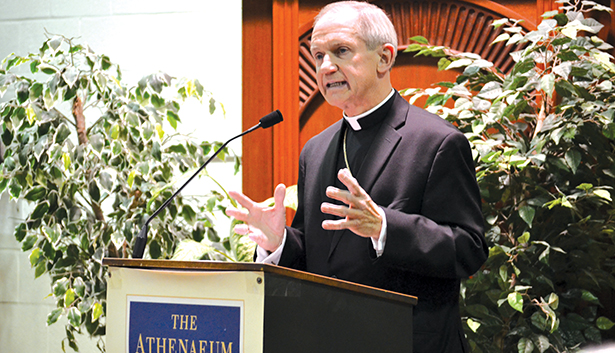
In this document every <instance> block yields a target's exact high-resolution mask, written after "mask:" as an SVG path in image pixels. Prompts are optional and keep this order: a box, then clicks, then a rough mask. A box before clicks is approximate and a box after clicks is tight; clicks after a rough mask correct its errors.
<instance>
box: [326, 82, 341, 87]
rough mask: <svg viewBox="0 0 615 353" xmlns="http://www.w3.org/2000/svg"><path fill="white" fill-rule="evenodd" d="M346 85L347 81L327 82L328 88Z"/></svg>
mask: <svg viewBox="0 0 615 353" xmlns="http://www.w3.org/2000/svg"><path fill="white" fill-rule="evenodd" d="M345 85H346V81H339V82H330V83H327V88H339V87H342V86H345Z"/></svg>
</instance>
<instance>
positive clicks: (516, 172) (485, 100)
mask: <svg viewBox="0 0 615 353" xmlns="http://www.w3.org/2000/svg"><path fill="white" fill-rule="evenodd" d="M560 3H562V4H563V5H562V10H563V12H561V13H560V12H558V11H552V12H548V13H545V14H544V15H543V18H544V19H543V21H542V22H541V24H540V25H539V26H538V29H537V30H536V31H531V32H529V33H526V32H525V31H524V30H523V29H522V28H521V27H520V26H519V23H518V21H514V20H510V19H501V20H498V21H495V22H494V26H496V27H497V26H504V32H503V34H501V35H500V36H499V37H498V38H497V39H496V40H495V42H500V41H506V42H507V44H519V43H520V44H523V45H524V49H523V50H520V51H517V52H514V53H512V57H513V59H514V60H515V62H516V64H515V65H514V67H513V69H512V71H511V72H510V73H507V74H504V73H502V72H500V71H499V70H498V69H497V68H495V67H494V66H493V64H492V63H490V62H488V61H486V60H483V59H481V58H480V57H479V56H477V55H475V54H472V53H459V52H455V51H453V50H450V49H448V48H444V47H436V46H430V45H428V44H427V41H426V40H425V39H424V38H422V37H415V38H413V39H414V40H415V41H417V43H415V44H413V45H411V46H410V47H409V48H408V51H412V52H416V53H417V55H430V56H434V57H437V58H440V59H439V63H438V67H439V68H441V69H449V70H450V69H456V70H460V72H461V73H460V75H459V76H458V77H457V79H456V82H452V83H450V82H442V83H439V84H437V85H438V87H435V88H430V89H426V90H424V89H408V90H406V91H405V92H404V93H405V94H406V95H407V96H409V97H410V100H411V101H413V102H414V101H416V100H417V99H418V98H420V97H428V98H427V102H426V107H427V109H428V110H430V111H432V112H435V113H437V114H439V115H441V116H442V117H443V118H446V119H447V120H449V121H451V122H452V123H453V124H455V125H456V126H458V127H459V129H460V130H461V131H463V132H464V133H465V134H466V136H467V137H468V140H469V141H470V143H471V145H472V149H473V153H474V157H475V159H476V175H477V179H478V182H479V185H480V189H481V193H482V198H483V213H484V218H485V224H486V226H487V233H486V238H487V240H488V242H489V245H490V254H489V259H488V260H487V263H486V264H485V265H484V267H483V268H482V270H481V271H479V272H478V273H477V274H476V275H475V276H473V277H472V278H470V279H468V280H466V281H465V282H464V283H463V285H462V293H461V297H460V302H461V306H462V316H464V318H465V323H466V324H467V325H466V334H467V337H468V339H469V341H470V344H471V346H472V351H473V352H513V351H514V352H524V353H525V352H528V353H529V352H541V353H542V352H564V351H566V352H572V351H576V350H578V349H579V347H582V346H583V345H586V344H589V343H600V342H601V341H602V337H603V334H605V333H606V332H607V331H608V330H610V332H612V330H613V322H612V319H613V318H607V317H605V316H603V315H601V310H602V307H603V303H601V302H600V299H599V297H600V295H601V294H603V293H608V292H609V291H612V290H614V289H615V220H614V219H613V217H614V215H615V208H614V205H613V195H614V194H613V186H614V185H615V121H614V116H615V96H614V95H613V84H614V81H615V65H614V64H613V62H612V59H613V58H612V57H611V56H610V55H609V54H608V53H607V52H606V50H609V49H611V48H612V47H611V46H610V45H609V44H607V43H605V42H604V41H603V40H601V39H600V38H598V37H597V36H596V34H597V33H598V31H599V30H600V29H601V28H602V25H601V24H600V23H599V22H598V21H596V20H594V19H593V18H591V17H588V15H591V13H592V12H594V11H602V10H607V11H610V9H608V8H605V7H604V6H601V5H598V4H596V3H595V2H592V1H563V2H560Z"/></svg>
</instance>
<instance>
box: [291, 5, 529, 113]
mask: <svg viewBox="0 0 615 353" xmlns="http://www.w3.org/2000/svg"><path fill="white" fill-rule="evenodd" d="M373 3H374V4H376V5H378V6H380V7H381V8H383V9H384V10H385V11H386V12H387V13H388V14H389V15H390V17H391V20H392V22H393V25H394V26H395V29H396V31H397V35H398V43H399V44H398V50H399V54H398V55H403V50H404V49H406V48H407V47H408V45H409V44H411V43H410V38H411V37H414V36H417V35H421V36H423V37H425V38H427V40H428V41H429V43H430V44H432V45H442V46H446V47H449V48H451V49H453V50H456V51H459V52H471V53H475V54H478V55H480V56H481V57H482V58H484V59H485V60H488V61H490V62H493V63H494V65H495V66H496V67H498V68H499V69H500V70H502V72H509V71H510V70H511V69H512V67H513V66H514V62H513V60H512V58H511V57H510V53H511V52H514V51H516V50H519V49H520V48H521V46H520V45H514V46H506V45H505V42H500V43H497V44H495V45H491V43H492V42H493V41H494V40H495V38H497V36H498V35H500V34H501V33H502V31H503V30H502V28H501V27H500V28H497V29H495V30H494V28H493V27H492V23H493V21H494V20H497V19H499V18H503V17H507V18H513V19H520V20H523V22H522V23H521V25H522V26H523V27H524V28H525V29H526V30H528V31H531V30H535V29H536V25H535V24H534V22H533V21H530V20H529V19H526V18H524V17H523V16H522V15H520V14H518V13H516V12H514V11H511V10H510V9H508V8H506V7H504V6H502V5H499V4H497V3H494V2H491V1H471V0H470V1H441V0H427V1H426V0H422V1H417V0H415V1H403V0H396V1H374V2H373ZM299 33H300V36H299V91H300V93H299V116H300V117H303V112H304V110H305V109H306V108H307V107H309V105H310V102H312V101H313V100H314V99H315V97H316V96H317V95H319V92H318V85H317V83H316V69H315V65H314V60H313V59H312V56H311V55H310V37H311V34H312V26H311V24H309V23H308V24H306V26H304V27H303V28H301V29H300V30H299Z"/></svg>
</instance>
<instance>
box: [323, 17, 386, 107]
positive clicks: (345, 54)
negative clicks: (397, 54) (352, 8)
mask: <svg viewBox="0 0 615 353" xmlns="http://www.w3.org/2000/svg"><path fill="white" fill-rule="evenodd" d="M356 20H357V16H356V14H355V13H351V14H344V13H336V14H325V16H323V17H322V18H321V19H320V20H319V21H318V22H317V23H316V26H315V27H314V31H313V32H312V46H311V52H312V56H313V57H314V60H315V62H316V77H317V81H318V88H319V89H320V92H321V93H322V95H323V96H324V97H325V99H326V100H327V102H329V104H331V105H333V106H336V107H338V108H341V109H343V110H344V111H345V112H346V114H347V115H348V116H355V115H358V114H361V113H363V112H365V111H367V110H369V109H371V108H372V107H374V106H376V105H377V104H378V103H379V102H380V99H382V97H378V96H377V95H376V94H374V91H375V90H376V88H377V86H378V84H379V80H378V77H379V75H380V74H379V73H378V63H379V60H380V54H379V53H380V52H381V51H382V49H375V50H369V49H368V48H367V46H366V44H365V41H364V40H363V39H361V38H360V37H359V36H358V28H357V26H356V25H355V24H356ZM376 91H377V90H376ZM374 100H376V102H373V101H374Z"/></svg>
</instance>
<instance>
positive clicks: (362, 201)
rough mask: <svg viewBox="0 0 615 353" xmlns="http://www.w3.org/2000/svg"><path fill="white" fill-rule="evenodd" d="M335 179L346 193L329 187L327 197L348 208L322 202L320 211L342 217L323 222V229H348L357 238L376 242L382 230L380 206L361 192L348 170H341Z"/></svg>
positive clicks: (359, 186)
mask: <svg viewBox="0 0 615 353" xmlns="http://www.w3.org/2000/svg"><path fill="white" fill-rule="evenodd" d="M337 177H338V178H339V180H340V181H341V182H342V184H344V185H346V187H347V188H348V191H346V190H340V189H338V188H336V187H333V186H329V187H328V188H327V196H328V197H330V198H332V199H334V200H337V201H341V202H343V203H345V204H346V205H348V206H343V205H334V204H331V203H328V202H323V203H322V204H321V205H320V210H321V211H322V212H323V213H328V214H331V215H334V216H338V217H342V218H341V219H337V220H325V221H323V222H322V227H323V229H326V230H339V229H349V230H351V231H352V232H353V233H355V234H357V235H359V236H362V237H366V238H373V239H374V240H378V238H379V237H380V231H381V229H382V217H381V216H380V211H381V208H380V206H378V205H376V203H375V202H374V201H372V198H371V197H370V196H369V195H368V194H367V192H365V190H363V188H362V187H361V185H359V182H358V181H357V179H355V178H354V177H353V176H352V174H350V171H349V170H348V169H341V170H340V171H339V172H338V173H337Z"/></svg>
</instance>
